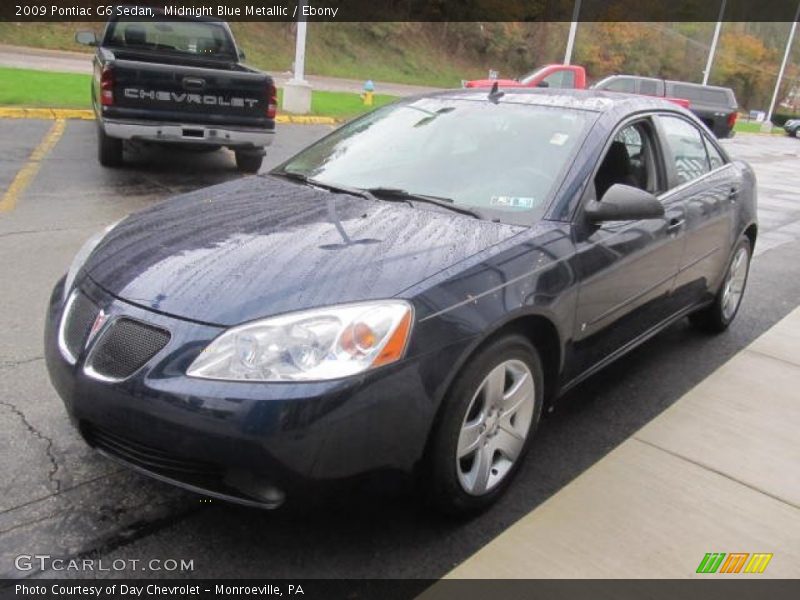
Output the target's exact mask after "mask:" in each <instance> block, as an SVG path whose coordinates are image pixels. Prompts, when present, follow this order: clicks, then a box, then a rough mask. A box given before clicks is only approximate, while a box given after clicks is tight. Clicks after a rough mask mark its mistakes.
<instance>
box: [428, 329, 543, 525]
mask: <svg viewBox="0 0 800 600" xmlns="http://www.w3.org/2000/svg"><path fill="white" fill-rule="evenodd" d="M500 373H502V379H499V377H501V375H500ZM499 381H500V382H502V383H501V384H500V385H501V387H497V386H496V385H495V386H492V382H494V383H495V384H497V383H498V382H499ZM530 384H532V385H530ZM493 389H494V390H498V389H500V390H504V398H503V399H504V400H506V401H507V402H509V403H511V404H509V406H507V409H506V410H507V412H506V413H505V415H504V414H503V411H502V410H499V411H493V410H492V409H491V402H490V397H491V396H494V398H495V402H498V400H499V395H498V394H497V393H495V394H494V395H493V394H492V393H491V391H492V390H493ZM514 391H516V392H517V393H516V394H515V395H514V396H516V397H514V396H512V392H514ZM543 398H544V372H543V370H542V362H541V360H540V358H539V353H538V352H537V351H536V348H534V347H533V345H531V343H530V341H528V339H527V338H525V337H523V336H521V335H508V336H505V337H502V338H499V339H497V340H495V341H493V342H491V343H489V344H488V345H486V346H485V347H483V348H482V349H481V350H479V351H478V352H477V354H475V356H473V357H472V358H471V359H470V360H469V361H467V363H466V364H465V365H464V367H463V368H462V369H461V371H460V373H459V374H458V375H457V376H456V378H455V380H454V381H453V383H452V385H451V386H450V390H449V392H448V394H447V396H446V397H445V399H444V403H443V405H442V408H441V411H440V414H439V419H438V423H437V426H436V429H435V430H434V433H433V438H432V440H431V444H430V446H429V450H428V455H427V456H426V460H427V464H426V469H425V470H424V473H425V477H424V479H423V481H422V482H421V483H422V485H424V486H425V488H426V489H425V493H426V496H427V498H428V500H429V501H430V503H431V504H432V505H433V507H434V508H435V509H436V510H438V511H440V512H443V513H445V514H448V515H451V516H457V517H467V516H471V515H474V514H477V513H479V512H481V511H483V510H485V509H487V508H488V507H489V506H491V505H492V504H493V503H494V502H495V501H496V500H497V499H498V498H499V497H500V496H501V495H502V494H503V493H504V492H505V491H506V489H507V488H508V486H509V485H510V483H511V481H512V479H513V478H514V475H516V473H517V471H518V469H519V466H520V464H521V463H522V460H523V459H524V457H525V454H526V453H527V451H528V448H529V447H530V443H531V440H532V439H533V436H534V434H535V432H536V426H537V425H538V423H539V418H540V417H541V414H542V404H543ZM514 404H515V405H516V407H515V408H512V406H513V405H514ZM512 431H513V432H514V435H512V434H511V432H512ZM514 454H516V456H514ZM459 455H461V457H460V458H459Z"/></svg>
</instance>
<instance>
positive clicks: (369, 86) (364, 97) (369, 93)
mask: <svg viewBox="0 0 800 600" xmlns="http://www.w3.org/2000/svg"><path fill="white" fill-rule="evenodd" d="M374 92H375V84H374V83H372V80H371V79H367V80H366V81H365V82H364V91H363V92H361V101H362V102H363V103H364V106H372V97H373V95H374Z"/></svg>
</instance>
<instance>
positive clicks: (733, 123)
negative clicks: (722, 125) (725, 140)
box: [728, 111, 739, 128]
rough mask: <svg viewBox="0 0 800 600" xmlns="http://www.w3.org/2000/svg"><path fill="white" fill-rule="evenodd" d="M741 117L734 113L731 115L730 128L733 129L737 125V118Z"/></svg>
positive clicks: (729, 118) (729, 119)
mask: <svg viewBox="0 0 800 600" xmlns="http://www.w3.org/2000/svg"><path fill="white" fill-rule="evenodd" d="M738 116H739V113H737V112H736V111H733V112H732V113H731V114H729V115H728V127H731V128H732V127H733V126H734V125H736V117H738Z"/></svg>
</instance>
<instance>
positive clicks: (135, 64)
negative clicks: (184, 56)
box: [103, 60, 274, 128]
mask: <svg viewBox="0 0 800 600" xmlns="http://www.w3.org/2000/svg"><path fill="white" fill-rule="evenodd" d="M111 69H112V71H113V90H114V103H113V105H112V106H106V107H104V111H103V112H104V115H105V116H108V117H119V118H134V119H148V120H157V121H166V122H192V123H207V124H216V125H232V126H236V125H240V126H251V127H265V128H268V127H272V126H273V123H274V121H273V119H271V118H268V117H267V103H268V99H267V98H268V95H269V93H268V87H270V86H271V85H272V80H271V79H270V78H269V76H267V75H265V74H263V73H252V72H248V71H243V70H228V69H208V68H200V67H185V66H177V65H166V64H165V65H161V64H156V63H151V62H143V61H135V60H116V61H114V62H113V63H112V65H111Z"/></svg>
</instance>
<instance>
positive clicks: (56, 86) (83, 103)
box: [0, 67, 91, 108]
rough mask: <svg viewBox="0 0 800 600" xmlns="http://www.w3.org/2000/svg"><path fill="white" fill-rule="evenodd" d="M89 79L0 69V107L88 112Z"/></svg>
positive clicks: (59, 74)
mask: <svg viewBox="0 0 800 600" xmlns="http://www.w3.org/2000/svg"><path fill="white" fill-rule="evenodd" d="M90 81H91V77H90V76H89V75H79V74H75V73H50V72H49V71H33V70H29V69H9V68H5V67H0V106H35V107H47V108H90V106H91V104H90V98H89V83H90Z"/></svg>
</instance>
